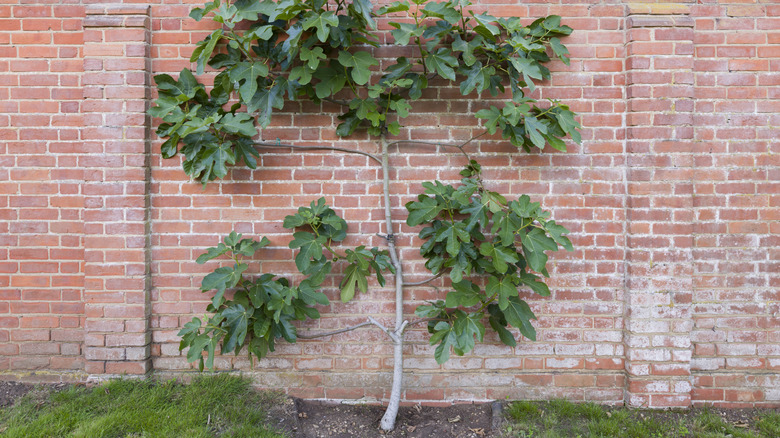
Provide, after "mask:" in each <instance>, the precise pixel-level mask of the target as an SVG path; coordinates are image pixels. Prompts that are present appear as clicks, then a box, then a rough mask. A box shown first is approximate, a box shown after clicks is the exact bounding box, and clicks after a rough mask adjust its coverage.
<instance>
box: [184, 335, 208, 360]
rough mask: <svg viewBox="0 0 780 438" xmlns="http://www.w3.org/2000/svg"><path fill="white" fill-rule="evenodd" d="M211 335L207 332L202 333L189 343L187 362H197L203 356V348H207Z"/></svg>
mask: <svg viewBox="0 0 780 438" xmlns="http://www.w3.org/2000/svg"><path fill="white" fill-rule="evenodd" d="M209 341H211V337H210V336H209V335H207V334H201V335H199V336H197V337H195V338H194V339H193V340H192V342H191V343H190V344H189V347H190V349H189V350H188V351H187V362H195V361H196V360H199V359H201V358H202V356H203V350H205V349H206V346H207V345H208V343H209Z"/></svg>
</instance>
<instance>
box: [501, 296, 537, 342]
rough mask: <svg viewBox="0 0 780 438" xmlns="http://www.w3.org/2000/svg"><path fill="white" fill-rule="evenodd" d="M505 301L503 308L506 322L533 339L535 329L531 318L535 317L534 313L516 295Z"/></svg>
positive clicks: (534, 338)
mask: <svg viewBox="0 0 780 438" xmlns="http://www.w3.org/2000/svg"><path fill="white" fill-rule="evenodd" d="M507 301H508V304H507V307H506V308H505V309H504V316H505V317H506V320H507V322H509V324H510V325H512V326H513V327H517V328H518V329H519V330H520V333H522V335H523V336H525V337H526V338H528V339H530V340H532V341H535V340H536V329H535V328H534V326H533V325H531V320H532V319H536V315H534V312H532V311H531V308H530V307H528V303H526V302H525V301H523V300H521V299H520V298H518V297H511V298H509V299H508V300H507Z"/></svg>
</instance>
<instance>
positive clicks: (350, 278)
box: [340, 265, 368, 303]
mask: <svg viewBox="0 0 780 438" xmlns="http://www.w3.org/2000/svg"><path fill="white" fill-rule="evenodd" d="M356 285H357V287H358V288H359V289H360V291H361V292H363V293H365V292H366V291H367V290H368V281H367V278H366V274H365V272H364V271H361V270H360V269H359V268H358V266H357V265H349V266H348V267H347V269H346V270H345V271H344V278H343V279H342V280H341V285H340V288H341V301H342V302H344V303H346V302H348V301H350V300H352V298H354V297H355V286H356Z"/></svg>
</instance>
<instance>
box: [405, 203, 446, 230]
mask: <svg viewBox="0 0 780 438" xmlns="http://www.w3.org/2000/svg"><path fill="white" fill-rule="evenodd" d="M417 199H419V201H418V202H408V203H407V204H406V209H407V210H409V217H407V218H406V224H407V225H409V226H411V227H414V226H417V225H420V224H423V223H427V222H430V221H432V220H433V219H434V218H436V216H438V215H439V213H440V212H441V211H442V209H443V206H441V205H439V203H438V202H436V200H435V199H433V198H430V197H428V196H425V195H420V196H418V198H417Z"/></svg>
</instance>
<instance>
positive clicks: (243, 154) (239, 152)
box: [233, 139, 260, 169]
mask: <svg viewBox="0 0 780 438" xmlns="http://www.w3.org/2000/svg"><path fill="white" fill-rule="evenodd" d="M241 140H243V139H238V140H236V141H234V142H233V146H235V151H236V158H241V160H243V161H244V164H246V165H247V167H249V168H250V169H257V160H256V159H255V157H259V156H260V153H259V152H257V149H255V147H254V146H253V145H252V143H251V142H244V141H241Z"/></svg>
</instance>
